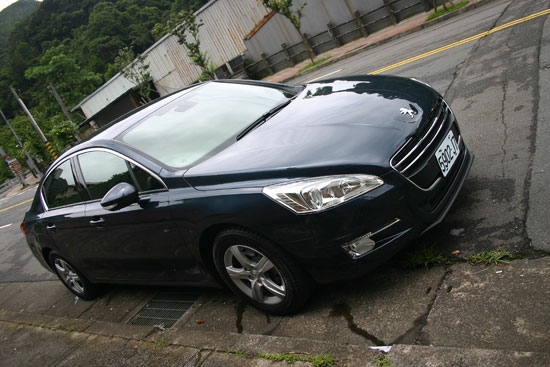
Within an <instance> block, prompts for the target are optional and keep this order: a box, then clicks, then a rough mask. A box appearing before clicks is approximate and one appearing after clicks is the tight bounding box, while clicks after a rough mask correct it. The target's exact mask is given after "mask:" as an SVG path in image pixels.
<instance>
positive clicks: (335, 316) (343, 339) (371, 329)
mask: <svg viewBox="0 0 550 367" xmlns="http://www.w3.org/2000/svg"><path fill="white" fill-rule="evenodd" d="M444 275H445V268H444V267H436V268H432V269H418V270H403V269H399V268H390V267H385V268H384V269H380V270H378V271H376V272H374V273H372V274H370V275H369V276H367V277H366V278H361V279H357V280H355V281H350V282H347V283H341V284H336V285H332V286H324V287H319V288H318V289H317V292H316V294H315V296H314V298H313V299H312V301H311V306H310V308H308V309H307V310H306V311H305V312H304V313H303V314H300V315H295V316H292V317H288V318H285V320H284V321H283V322H282V323H281V326H280V327H279V328H278V329H277V330H276V331H275V332H274V333H273V335H279V336H294V337H303V338H312V339H316V340H325V341H332V342H338V343H350V344H357V345H370V346H375V345H391V344H393V343H396V342H398V341H399V340H402V339H403V338H404V337H405V336H406V335H407V334H408V333H409V331H410V330H413V329H414V327H415V324H416V323H417V320H419V319H422V318H423V317H424V315H425V314H426V313H427V312H428V310H429V307H430V304H431V303H433V300H434V298H435V297H436V290H437V288H438V287H439V284H440V283H441V279H442V277H443V276H444Z"/></svg>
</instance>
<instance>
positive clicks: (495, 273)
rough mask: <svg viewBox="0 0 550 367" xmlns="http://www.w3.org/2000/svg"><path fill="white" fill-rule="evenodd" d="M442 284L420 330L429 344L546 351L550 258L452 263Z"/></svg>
mask: <svg viewBox="0 0 550 367" xmlns="http://www.w3.org/2000/svg"><path fill="white" fill-rule="evenodd" d="M442 289H443V290H445V291H442V292H440V295H439V296H438V297H437V299H436V301H435V304H434V307H433V309H432V311H431V312H430V315H429V316H428V319H427V321H428V323H427V326H426V327H425V330H424V331H425V333H426V336H427V339H428V341H429V343H430V344H431V345H435V346H449V347H450V346H454V347H464V348H475V347H480V346H483V345H485V346H486V348H487V349H507V350H516V351H525V352H537V351H538V352H548V350H550V334H549V332H548V327H549V325H550V313H549V312H548V310H550V258H541V259H536V260H516V261H513V262H512V263H510V264H508V265H502V266H491V267H485V266H472V265H469V264H458V265H454V266H453V268H452V273H451V274H450V275H449V276H448V277H447V278H446V279H445V281H444V283H443V285H442Z"/></svg>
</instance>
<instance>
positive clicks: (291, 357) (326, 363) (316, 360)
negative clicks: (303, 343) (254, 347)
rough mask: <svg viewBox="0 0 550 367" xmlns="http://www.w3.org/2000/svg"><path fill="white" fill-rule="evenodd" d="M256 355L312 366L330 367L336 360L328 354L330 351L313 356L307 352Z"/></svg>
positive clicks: (277, 360)
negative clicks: (305, 363) (306, 363)
mask: <svg viewBox="0 0 550 367" xmlns="http://www.w3.org/2000/svg"><path fill="white" fill-rule="evenodd" d="M258 357H260V358H264V359H269V360H270V361H276V362H282V361H285V362H286V363H288V364H292V363H295V362H308V363H311V364H312V366H313V367H331V366H333V365H334V362H336V360H335V359H334V358H333V357H332V356H331V355H330V353H327V354H321V355H314V356H312V355H308V354H294V353H275V354H271V353H260V354H258Z"/></svg>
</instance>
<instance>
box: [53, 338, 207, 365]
mask: <svg viewBox="0 0 550 367" xmlns="http://www.w3.org/2000/svg"><path fill="white" fill-rule="evenodd" d="M196 354H197V350H196V349H193V348H185V347H179V346H164V345H162V344H160V343H159V344H157V345H155V344H151V343H146V342H139V341H128V342H124V341H121V340H118V339H113V338H108V337H104V336H91V337H89V338H88V339H87V340H86V344H85V348H79V349H78V350H75V351H73V352H72V353H71V354H69V355H68V356H66V357H65V358H64V359H63V360H61V361H59V362H58V363H57V366H58V367H62V366H90V367H93V366H132V367H139V366H159V367H160V366H170V367H171V366H184V365H186V363H187V362H188V361H190V360H192V359H193V357H194V356H195V355H196Z"/></svg>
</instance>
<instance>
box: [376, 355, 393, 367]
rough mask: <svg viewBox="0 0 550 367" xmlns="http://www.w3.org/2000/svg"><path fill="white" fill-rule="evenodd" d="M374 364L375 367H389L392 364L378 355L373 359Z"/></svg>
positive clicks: (383, 356)
mask: <svg viewBox="0 0 550 367" xmlns="http://www.w3.org/2000/svg"><path fill="white" fill-rule="evenodd" d="M374 363H375V364H376V367H390V366H391V365H392V362H391V361H390V359H389V358H388V356H387V355H385V354H379V355H378V356H376V358H374Z"/></svg>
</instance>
